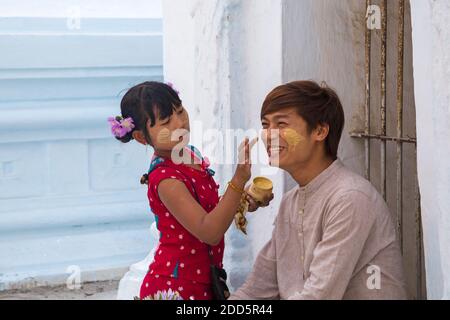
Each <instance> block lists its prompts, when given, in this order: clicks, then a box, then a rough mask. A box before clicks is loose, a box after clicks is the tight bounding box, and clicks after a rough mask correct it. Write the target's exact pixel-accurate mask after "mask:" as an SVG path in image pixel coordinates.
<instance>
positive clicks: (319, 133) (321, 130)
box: [314, 123, 330, 141]
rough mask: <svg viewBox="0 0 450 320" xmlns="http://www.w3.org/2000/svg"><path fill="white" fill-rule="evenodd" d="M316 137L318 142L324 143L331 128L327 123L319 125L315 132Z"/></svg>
mask: <svg viewBox="0 0 450 320" xmlns="http://www.w3.org/2000/svg"><path fill="white" fill-rule="evenodd" d="M314 131H315V132H314V135H315V137H316V140H317V141H324V140H325V139H326V138H327V137H328V134H329V133H330V126H329V125H328V124H327V123H324V124H318V125H317V127H316V129H315V130H314Z"/></svg>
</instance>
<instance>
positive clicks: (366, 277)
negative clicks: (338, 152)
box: [230, 160, 406, 300]
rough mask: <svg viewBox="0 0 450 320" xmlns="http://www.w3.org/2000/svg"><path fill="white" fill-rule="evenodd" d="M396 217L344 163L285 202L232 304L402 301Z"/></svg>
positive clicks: (297, 189) (291, 193)
mask: <svg viewBox="0 0 450 320" xmlns="http://www.w3.org/2000/svg"><path fill="white" fill-rule="evenodd" d="M405 298H406V290H405V284H404V275H403V266H402V257H401V253H400V247H399V242H398V239H397V237H396V232H395V227H394V222H393V218H392V216H391V215H390V213H389V210H388V208H387V206H386V203H385V201H384V199H383V198H382V197H381V195H380V194H379V193H378V192H377V191H376V189H375V188H374V187H373V186H372V185H371V184H370V182H369V181H367V180H365V179H364V178H362V177H360V176H359V175H357V174H355V173H353V172H351V171H350V170H348V169H346V168H345V167H344V166H343V164H342V163H341V161H340V160H336V161H334V162H333V163H332V164H331V165H330V166H329V167H328V168H327V169H325V170H324V171H323V172H322V173H321V174H319V175H318V176H317V177H316V178H314V179H313V180H312V181H311V182H310V183H309V184H308V185H306V186H304V187H300V186H297V187H295V188H294V189H292V190H291V191H289V192H288V193H286V194H285V195H284V197H283V200H282V202H281V205H280V209H279V212H278V215H277V217H276V219H275V222H274V229H273V232H272V237H271V239H270V240H269V241H268V242H267V244H266V245H265V246H264V247H263V248H262V250H261V251H260V253H259V254H258V256H257V258H256V260H255V264H254V267H253V270H252V272H251V273H250V275H249V276H248V278H247V280H246V282H245V283H244V285H243V286H242V287H241V288H240V289H239V290H237V291H236V292H235V293H234V294H232V296H231V297H230V299H240V300H245V299H299V300H303V299H307V300H312V299H405Z"/></svg>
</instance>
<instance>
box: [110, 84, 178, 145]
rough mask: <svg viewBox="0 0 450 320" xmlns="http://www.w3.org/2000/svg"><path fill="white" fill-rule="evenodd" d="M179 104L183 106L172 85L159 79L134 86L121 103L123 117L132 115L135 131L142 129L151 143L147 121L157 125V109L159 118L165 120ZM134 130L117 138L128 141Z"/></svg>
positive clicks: (124, 141) (151, 124)
mask: <svg viewBox="0 0 450 320" xmlns="http://www.w3.org/2000/svg"><path fill="white" fill-rule="evenodd" d="M179 106H181V99H180V97H179V96H178V93H177V92H176V91H175V90H174V89H173V88H172V87H171V86H169V85H167V84H165V83H162V82H157V81H147V82H143V83H141V84H138V85H136V86H134V87H132V88H131V89H129V90H128V92H127V93H126V94H125V95H124V96H123V98H122V102H121V103H120V109H121V111H122V117H123V118H128V117H131V118H132V119H133V122H134V125H135V128H134V129H133V131H135V130H140V131H142V132H143V133H144V136H145V140H147V143H149V144H151V139H150V136H149V134H148V132H147V123H148V121H149V120H150V126H151V127H153V126H154V125H155V123H156V116H155V110H158V113H159V119H160V120H164V119H167V118H168V117H170V116H171V115H172V114H173V111H174V109H175V108H177V107H179ZM133 131H131V132H129V133H128V134H127V135H126V136H124V137H122V138H117V139H118V140H120V141H122V142H123V143H127V142H129V141H131V140H132V139H133V135H132V134H133Z"/></svg>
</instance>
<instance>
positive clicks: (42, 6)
mask: <svg viewBox="0 0 450 320" xmlns="http://www.w3.org/2000/svg"><path fill="white" fill-rule="evenodd" d="M123 2H124V0H95V1H92V0H39V1H35V0H0V8H1V10H0V16H1V17H54V18H55V17H66V16H67V15H68V14H69V13H70V12H73V10H74V8H79V10H80V13H81V15H82V17H84V18H92V17H109V18H118V17H120V18H160V17H161V1H160V0H129V1H127V2H126V5H124V3H123Z"/></svg>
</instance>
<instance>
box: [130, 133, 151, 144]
mask: <svg viewBox="0 0 450 320" xmlns="http://www.w3.org/2000/svg"><path fill="white" fill-rule="evenodd" d="M131 135H132V136H133V139H134V140H136V141H137V142H139V143H140V144H143V145H144V146H146V145H147V144H148V143H147V140H145V136H144V133H143V132H142V131H140V130H134V131H133V133H132V134H131Z"/></svg>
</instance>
